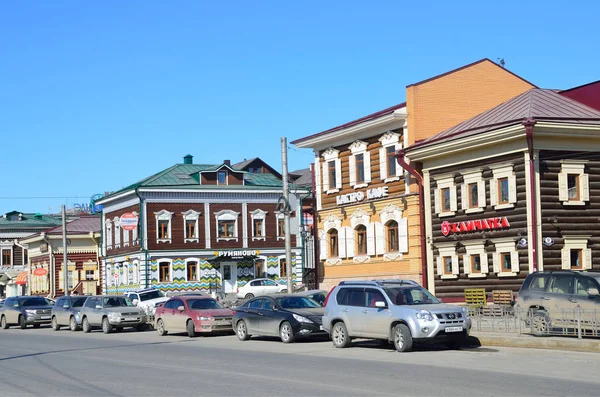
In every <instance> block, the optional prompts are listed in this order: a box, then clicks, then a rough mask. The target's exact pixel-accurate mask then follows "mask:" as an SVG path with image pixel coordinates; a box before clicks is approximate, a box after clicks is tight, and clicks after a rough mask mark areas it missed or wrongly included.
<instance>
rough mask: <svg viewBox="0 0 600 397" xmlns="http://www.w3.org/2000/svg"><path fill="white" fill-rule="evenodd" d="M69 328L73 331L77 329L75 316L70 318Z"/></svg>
mask: <svg viewBox="0 0 600 397" xmlns="http://www.w3.org/2000/svg"><path fill="white" fill-rule="evenodd" d="M69 329H70V330H71V331H73V332H75V331H77V321H75V317H74V316H71V318H70V319H69Z"/></svg>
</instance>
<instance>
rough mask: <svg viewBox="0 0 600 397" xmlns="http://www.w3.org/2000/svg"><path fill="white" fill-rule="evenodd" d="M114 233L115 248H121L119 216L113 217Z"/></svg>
mask: <svg viewBox="0 0 600 397" xmlns="http://www.w3.org/2000/svg"><path fill="white" fill-rule="evenodd" d="M113 225H114V226H115V228H114V235H115V244H114V247H115V249H119V248H121V219H120V218H119V217H118V216H115V217H114V218H113Z"/></svg>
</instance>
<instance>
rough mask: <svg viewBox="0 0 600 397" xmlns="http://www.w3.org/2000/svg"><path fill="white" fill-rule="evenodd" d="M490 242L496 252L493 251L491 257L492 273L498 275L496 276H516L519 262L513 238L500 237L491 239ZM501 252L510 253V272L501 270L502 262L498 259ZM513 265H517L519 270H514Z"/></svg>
mask: <svg viewBox="0 0 600 397" xmlns="http://www.w3.org/2000/svg"><path fill="white" fill-rule="evenodd" d="M492 243H493V244H494V246H495V247H496V252H494V258H493V267H494V273H496V274H497V275H498V277H512V276H516V275H517V274H518V273H519V271H520V270H521V269H520V264H519V251H518V250H517V247H516V245H515V240H514V238H512V237H507V238H501V239H493V240H492ZM501 254H510V255H511V257H510V266H511V268H510V270H511V271H510V272H504V271H502V263H501V261H500V256H501ZM515 265H516V266H517V267H519V271H515Z"/></svg>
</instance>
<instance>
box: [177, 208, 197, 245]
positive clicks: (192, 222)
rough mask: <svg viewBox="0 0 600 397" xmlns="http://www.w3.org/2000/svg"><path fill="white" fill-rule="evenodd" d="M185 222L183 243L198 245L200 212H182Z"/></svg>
mask: <svg viewBox="0 0 600 397" xmlns="http://www.w3.org/2000/svg"><path fill="white" fill-rule="evenodd" d="M181 215H183V222H184V236H183V239H184V240H183V241H184V242H185V243H197V242H199V241H200V240H199V237H200V236H199V233H198V218H199V217H200V212H197V211H194V210H188V211H186V212H182V213H181Z"/></svg>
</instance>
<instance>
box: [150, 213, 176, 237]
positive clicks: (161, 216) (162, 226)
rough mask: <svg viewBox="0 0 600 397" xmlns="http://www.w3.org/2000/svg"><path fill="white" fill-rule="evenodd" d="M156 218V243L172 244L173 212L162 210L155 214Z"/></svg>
mask: <svg viewBox="0 0 600 397" xmlns="http://www.w3.org/2000/svg"><path fill="white" fill-rule="evenodd" d="M154 215H155V218H156V242H157V243H171V220H172V218H173V212H169V211H167V210H162V211H159V212H155V213H154Z"/></svg>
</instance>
